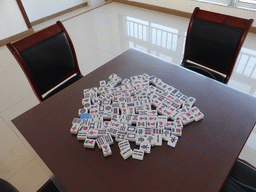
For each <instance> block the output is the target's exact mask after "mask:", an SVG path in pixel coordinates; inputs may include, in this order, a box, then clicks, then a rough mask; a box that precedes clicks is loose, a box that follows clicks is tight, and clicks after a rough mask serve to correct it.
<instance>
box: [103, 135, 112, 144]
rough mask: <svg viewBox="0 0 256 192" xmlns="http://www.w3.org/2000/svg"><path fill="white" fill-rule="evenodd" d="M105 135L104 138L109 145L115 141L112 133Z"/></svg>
mask: <svg viewBox="0 0 256 192" xmlns="http://www.w3.org/2000/svg"><path fill="white" fill-rule="evenodd" d="M103 137H104V139H105V140H106V141H107V143H108V144H109V145H112V144H113V143H114V141H113V139H112V137H111V135H110V134H107V135H105V136H103Z"/></svg>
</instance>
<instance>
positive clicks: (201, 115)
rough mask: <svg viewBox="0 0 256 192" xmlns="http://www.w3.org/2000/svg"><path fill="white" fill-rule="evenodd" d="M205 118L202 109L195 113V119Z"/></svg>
mask: <svg viewBox="0 0 256 192" xmlns="http://www.w3.org/2000/svg"><path fill="white" fill-rule="evenodd" d="M203 118H204V114H203V113H202V112H201V111H199V112H197V113H196V114H195V121H199V120H201V119H203Z"/></svg>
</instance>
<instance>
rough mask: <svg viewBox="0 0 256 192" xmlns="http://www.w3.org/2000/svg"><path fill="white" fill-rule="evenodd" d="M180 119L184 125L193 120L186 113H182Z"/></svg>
mask: <svg viewBox="0 0 256 192" xmlns="http://www.w3.org/2000/svg"><path fill="white" fill-rule="evenodd" d="M179 119H180V120H181V121H182V124H183V125H187V124H188V123H190V122H191V120H190V119H189V118H188V117H187V116H186V115H185V114H184V115H180V116H179Z"/></svg>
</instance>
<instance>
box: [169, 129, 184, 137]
mask: <svg viewBox="0 0 256 192" xmlns="http://www.w3.org/2000/svg"><path fill="white" fill-rule="evenodd" d="M171 131H172V135H176V136H181V135H182V129H181V128H172V129H171Z"/></svg>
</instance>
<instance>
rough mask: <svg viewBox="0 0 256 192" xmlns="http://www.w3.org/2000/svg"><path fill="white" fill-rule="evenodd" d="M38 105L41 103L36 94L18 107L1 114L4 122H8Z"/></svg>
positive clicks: (21, 102)
mask: <svg viewBox="0 0 256 192" xmlns="http://www.w3.org/2000/svg"><path fill="white" fill-rule="evenodd" d="M38 104H39V101H38V99H37V97H36V96H35V94H31V95H30V96H29V97H27V98H25V99H24V100H22V101H20V102H19V103H17V104H16V105H14V106H12V107H10V108H8V109H7V110H5V111H3V112H1V113H0V115H1V116H2V117H3V118H4V120H5V121H6V122H8V121H11V120H12V119H14V118H15V117H17V116H19V115H21V114H22V113H24V112H26V111H27V110H29V109H31V108H33V107H34V106H36V105H38Z"/></svg>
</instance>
